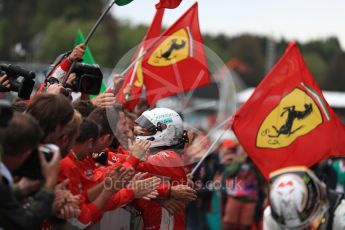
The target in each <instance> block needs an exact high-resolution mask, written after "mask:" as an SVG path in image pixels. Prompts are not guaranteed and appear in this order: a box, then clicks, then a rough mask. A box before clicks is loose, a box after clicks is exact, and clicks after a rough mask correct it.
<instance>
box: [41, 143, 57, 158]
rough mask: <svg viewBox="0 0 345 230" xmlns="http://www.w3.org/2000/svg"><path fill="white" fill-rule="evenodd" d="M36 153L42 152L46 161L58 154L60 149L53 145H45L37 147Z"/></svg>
mask: <svg viewBox="0 0 345 230" xmlns="http://www.w3.org/2000/svg"><path fill="white" fill-rule="evenodd" d="M38 151H39V152H42V153H43V155H44V157H45V158H46V160H47V161H50V160H51V159H52V158H53V155H54V154H56V153H59V152H60V148H59V147H58V146H57V145H54V144H45V145H41V146H39V147H38Z"/></svg>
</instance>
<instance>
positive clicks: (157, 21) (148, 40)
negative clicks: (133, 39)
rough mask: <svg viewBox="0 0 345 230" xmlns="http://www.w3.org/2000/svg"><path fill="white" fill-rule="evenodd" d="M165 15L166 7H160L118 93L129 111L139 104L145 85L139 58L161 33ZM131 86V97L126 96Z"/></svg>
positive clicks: (118, 99) (121, 101) (120, 101)
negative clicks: (127, 89)
mask: <svg viewBox="0 0 345 230" xmlns="http://www.w3.org/2000/svg"><path fill="white" fill-rule="evenodd" d="M163 16H164V9H158V10H157V11H156V14H155V16H154V18H153V21H152V23H151V26H150V28H149V29H148V30H147V33H146V36H145V38H144V40H143V41H142V43H141V44H140V46H139V50H138V51H137V52H136V54H135V55H134V57H133V59H132V62H135V64H134V66H133V67H132V68H131V69H130V70H129V71H128V72H127V73H126V75H125V76H124V77H125V81H124V83H123V85H122V87H121V89H120V91H119V92H120V93H118V94H117V98H116V99H117V101H118V102H119V103H121V104H122V105H123V106H124V108H126V109H127V110H129V111H133V109H134V107H135V106H136V105H137V104H138V101H139V99H140V96H141V94H142V89H143V86H144V76H143V73H142V67H141V65H142V59H138V58H139V57H141V56H143V54H144V52H145V49H146V48H145V47H150V46H152V43H153V42H154V41H155V38H156V39H157V38H158V37H159V35H160V32H161V29H162V20H163ZM137 59H138V60H137ZM126 87H129V92H128V93H129V94H130V98H127V99H126V98H125V97H126V96H125V95H124V92H125V91H126V90H125V88H126Z"/></svg>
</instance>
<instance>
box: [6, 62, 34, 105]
mask: <svg viewBox="0 0 345 230" xmlns="http://www.w3.org/2000/svg"><path fill="white" fill-rule="evenodd" d="M4 74H6V75H7V78H8V80H9V81H10V88H9V89H7V88H5V87H4V86H1V85H0V92H8V91H14V92H18V97H20V98H23V99H29V98H30V95H31V92H32V89H33V88H34V85H35V81H34V80H33V79H34V78H35V76H36V75H35V73H34V72H32V71H27V70H25V69H23V68H21V67H19V66H16V65H10V64H0V75H4Z"/></svg>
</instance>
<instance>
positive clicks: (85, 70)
mask: <svg viewBox="0 0 345 230" xmlns="http://www.w3.org/2000/svg"><path fill="white" fill-rule="evenodd" d="M69 54H70V52H67V53H64V54H61V55H60V56H58V57H57V59H56V60H55V61H54V63H53V65H52V66H51V68H50V71H48V74H47V76H49V75H50V74H51V72H52V71H53V70H54V69H55V67H56V66H57V65H59V63H60V62H61V61H62V60H64V59H65V58H66V57H67V56H68V55H69ZM71 73H75V74H76V79H75V80H74V81H73V82H72V84H71V85H66V86H65V87H67V88H71V89H72V90H73V91H74V92H82V93H86V94H93V95H96V94H99V91H100V90H101V86H102V80H103V73H102V71H101V69H100V67H99V65H97V64H95V65H91V64H86V63H82V62H77V63H76V64H75V66H74V68H73V69H72V71H71ZM47 81H48V82H49V83H51V84H53V83H59V82H58V81H57V79H47Z"/></svg>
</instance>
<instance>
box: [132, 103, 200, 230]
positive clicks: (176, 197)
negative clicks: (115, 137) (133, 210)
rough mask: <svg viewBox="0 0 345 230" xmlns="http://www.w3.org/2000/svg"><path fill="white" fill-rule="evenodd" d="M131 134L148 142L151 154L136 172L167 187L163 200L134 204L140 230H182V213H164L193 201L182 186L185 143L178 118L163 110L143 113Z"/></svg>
mask: <svg viewBox="0 0 345 230" xmlns="http://www.w3.org/2000/svg"><path fill="white" fill-rule="evenodd" d="M134 133H135V135H136V139H137V140H149V141H150V142H151V146H150V152H151V155H149V156H148V157H147V159H146V161H145V162H141V163H139V164H138V165H137V166H136V169H137V170H139V171H145V172H149V173H151V174H153V175H157V176H161V177H162V178H163V179H164V185H165V186H166V187H167V188H168V189H167V190H166V191H167V193H166V194H162V193H161V194H160V195H162V196H163V197H165V198H166V200H165V201H156V200H152V201H145V200H140V201H138V202H137V207H138V209H139V210H140V211H141V212H142V217H143V220H144V229H175V230H178V229H185V214H184V211H182V212H177V213H174V214H172V213H171V212H169V211H168V210H171V208H170V206H175V207H176V205H177V206H178V205H180V204H186V203H188V202H190V201H192V200H194V199H196V191H195V190H193V189H192V188H190V187H188V185H186V183H187V175H186V171H187V168H186V167H184V163H183V161H182V159H181V155H180V152H181V151H183V147H184V144H185V143H186V141H187V138H186V134H185V132H184V130H183V121H182V119H181V117H180V116H179V114H178V113H176V112H175V111H173V110H171V109H166V108H156V109H153V110H149V111H145V112H144V113H143V114H142V115H141V116H140V117H139V118H138V119H137V120H136V126H135V130H134ZM172 209H174V208H172ZM182 209H183V207H182Z"/></svg>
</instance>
